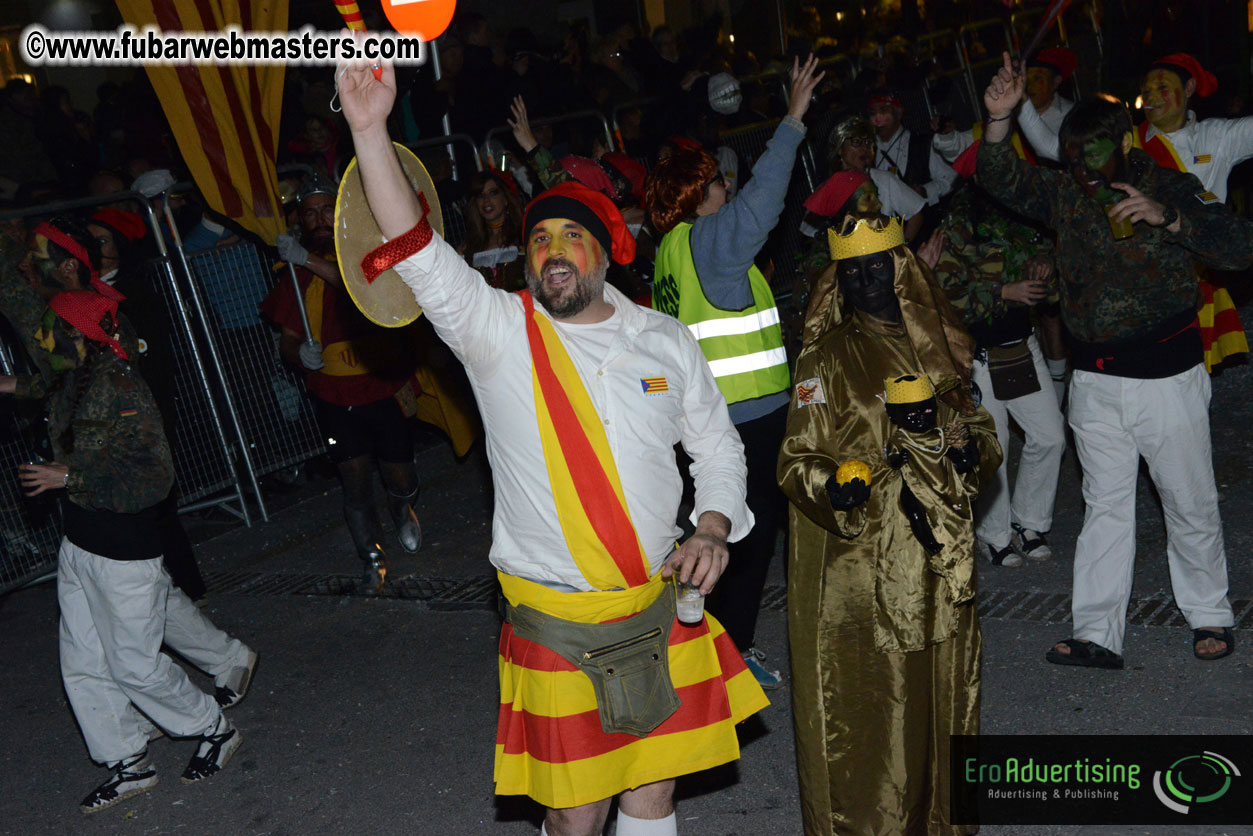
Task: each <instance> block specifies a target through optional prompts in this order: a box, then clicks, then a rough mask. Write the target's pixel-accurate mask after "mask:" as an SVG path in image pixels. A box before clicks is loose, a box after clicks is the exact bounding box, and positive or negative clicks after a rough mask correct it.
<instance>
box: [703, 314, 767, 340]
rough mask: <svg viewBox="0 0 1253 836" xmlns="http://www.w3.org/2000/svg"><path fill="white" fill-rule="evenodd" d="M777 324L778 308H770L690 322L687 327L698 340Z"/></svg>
mask: <svg viewBox="0 0 1253 836" xmlns="http://www.w3.org/2000/svg"><path fill="white" fill-rule="evenodd" d="M778 324H779V309H778V308H770V309H768V310H764V311H751V312H749V313H746V314H742V315H740V316H728V317H720V318H718V319H706V320H705V321H704V322H692V323H689V324H688V326H687V327H688V328H690V329H692V333H693V334H695V335H696V339H698V340H707V339H709V338H710V337H729V336H732V335H735V334H752V333H754V332H756V331H762V330H764V329H766V328H769V327H770V326H771V325H778Z"/></svg>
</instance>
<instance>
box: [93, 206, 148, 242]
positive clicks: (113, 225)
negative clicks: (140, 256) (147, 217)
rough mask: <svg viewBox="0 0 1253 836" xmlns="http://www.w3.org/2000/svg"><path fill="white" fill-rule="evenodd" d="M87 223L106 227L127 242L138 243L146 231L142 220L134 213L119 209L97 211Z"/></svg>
mask: <svg viewBox="0 0 1253 836" xmlns="http://www.w3.org/2000/svg"><path fill="white" fill-rule="evenodd" d="M88 223H94V224H99V225H101V226H107V227H109V228H110V229H112V230H114V231H116V232H118V233H119V234H121V235H123V236H124V237H125V238H126V240H127V241H138V240H139V239H140V238H143V237H144V234H145V233H146V232H147V231H148V227H147V226H145V225H144V219H143V218H141V217H140V216H139V215H136V214H135V213H134V212H123V211H122V210H121V209H108V208H105V209H97V210H96V214H94V215H92V216H91V220H90V221H89V222H88Z"/></svg>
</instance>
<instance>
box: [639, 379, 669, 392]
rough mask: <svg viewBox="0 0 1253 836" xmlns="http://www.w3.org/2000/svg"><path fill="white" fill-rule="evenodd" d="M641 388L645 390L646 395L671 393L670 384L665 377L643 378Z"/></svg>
mask: <svg viewBox="0 0 1253 836" xmlns="http://www.w3.org/2000/svg"><path fill="white" fill-rule="evenodd" d="M640 386H641V387H642V388H643V390H644V394H645V395H660V394H661V393H663V392H669V391H670V384H668V383H667V382H666V378H665V377H664V376H661V377H641V378H640Z"/></svg>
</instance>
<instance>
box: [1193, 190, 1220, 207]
mask: <svg viewBox="0 0 1253 836" xmlns="http://www.w3.org/2000/svg"><path fill="white" fill-rule="evenodd" d="M1196 199H1197V200H1199V201H1201V202H1202V203H1204V204H1205V205H1206V206H1209V205H1210V204H1211V203H1217V202H1218V195H1216V194H1214V193H1213V192H1197V195H1196Z"/></svg>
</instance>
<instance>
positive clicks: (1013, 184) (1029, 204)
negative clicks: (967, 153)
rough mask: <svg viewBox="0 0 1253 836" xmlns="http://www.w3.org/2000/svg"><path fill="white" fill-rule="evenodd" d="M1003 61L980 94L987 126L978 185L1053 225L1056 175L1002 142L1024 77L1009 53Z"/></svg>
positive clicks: (1019, 95)
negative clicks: (1021, 158) (1016, 152)
mask: <svg viewBox="0 0 1253 836" xmlns="http://www.w3.org/2000/svg"><path fill="white" fill-rule="evenodd" d="M1003 59H1004V63H1003V65H1002V66H1001V68H1000V69H999V70H998V71H997V73H996V75H995V76H993V77H992V81H991V83H989V84H988V89H987V90H986V91H985V92H984V94H983V105H984V108H985V109H986V110H987V113H988V123H987V127H986V129H985V130H984V132H983V140H984V141H983V143H982V144H981V145H980V146H979V157H978V165H979V167H978V174H979V184H980V185H981V186H983V188H985V189H986V190H987V191H988V193H989V194H991V195H992V196H993V197H994V198H996V199H997V200H999V201H1000V202H1001V203H1003V204H1005V205H1006V206H1008V207H1010V208H1011V209H1014V210H1015V211H1017V212H1019V213H1021V214H1023V215H1026V216H1027V217H1029V218H1034V219H1035V220H1038V221H1041V222H1043V223H1045V224H1048V225H1049V226H1055V225H1056V224H1055V222H1054V219H1053V205H1054V203H1055V201H1054V200H1053V192H1054V190H1055V188H1056V182H1055V178H1054V177H1052V176H1050V175H1054V174H1055V172H1046V171H1043V170H1041V169H1040V168H1039V167H1038V166H1033V165H1028V164H1027V163H1025V162H1023V161H1022V160H1020V159H1018V155H1017V154H1015V153H1014V149H1013V147H1012V146H1011V145H1010V144H1009V143H1008V142H1006V141H1005V140H1006V138H1008V137H1009V133H1010V130H1011V128H1012V127H1013V117H1014V108H1015V107H1017V106H1018V103H1019V102H1020V101H1022V98H1023V92H1024V90H1025V89H1026V78H1025V77H1024V76H1023V74H1022V73H1021V72H1020V71H1019V69H1018V68H1017V67H1015V66H1014V64H1013V62H1012V61H1011V60H1010V58H1009V53H1008V52H1006V53H1003Z"/></svg>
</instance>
